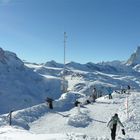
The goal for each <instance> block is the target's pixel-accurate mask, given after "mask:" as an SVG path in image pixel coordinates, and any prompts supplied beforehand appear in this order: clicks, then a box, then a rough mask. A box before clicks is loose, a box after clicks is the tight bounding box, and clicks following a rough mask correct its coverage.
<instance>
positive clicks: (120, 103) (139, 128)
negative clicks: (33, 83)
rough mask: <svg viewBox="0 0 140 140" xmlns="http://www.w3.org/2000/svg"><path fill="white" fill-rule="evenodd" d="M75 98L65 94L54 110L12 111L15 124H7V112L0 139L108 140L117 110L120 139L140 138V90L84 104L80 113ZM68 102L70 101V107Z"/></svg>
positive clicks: (0, 119) (42, 106)
mask: <svg viewBox="0 0 140 140" xmlns="http://www.w3.org/2000/svg"><path fill="white" fill-rule="evenodd" d="M73 98H75V96H74V94H71V96H68V95H67V94H66V93H65V94H63V95H62V96H61V98H60V99H58V100H56V101H55V103H54V110H50V109H48V106H47V105H46V104H40V105H37V106H34V107H31V108H28V109H24V110H20V111H16V112H13V121H12V125H13V126H12V127H9V126H8V118H7V119H6V117H7V114H5V115H1V116H0V124H1V125H2V126H1V129H0V133H1V135H0V139H1V140H4V139H9V140H16V139H18V138H19V137H20V136H21V138H20V139H21V140H22V139H23V140H25V139H26V140H28V139H35V140H36V139H38V138H39V139H40V140H46V137H47V140H109V139H110V129H109V128H108V127H107V123H108V121H109V120H110V119H111V116H112V115H114V113H118V115H119V117H120V120H121V122H122V123H123V125H124V128H125V132H126V135H125V136H124V135H122V133H121V127H120V126H118V128H117V140H140V118H139V113H140V108H139V107H140V102H139V101H140V93H139V92H133V91H131V94H129V95H128V94H118V93H113V99H112V100H110V99H108V96H104V97H101V98H98V99H97V100H96V102H95V103H92V104H87V105H86V104H83V105H82V106H81V108H80V112H79V111H78V109H77V107H74V106H72V102H73V100H72V99H73ZM80 98H83V97H80ZM126 99H128V110H127V108H126ZM67 101H69V102H67ZM66 103H69V104H67V107H68V108H67V109H66V108H65V106H66ZM127 113H128V114H127ZM102 130H104V131H102Z"/></svg>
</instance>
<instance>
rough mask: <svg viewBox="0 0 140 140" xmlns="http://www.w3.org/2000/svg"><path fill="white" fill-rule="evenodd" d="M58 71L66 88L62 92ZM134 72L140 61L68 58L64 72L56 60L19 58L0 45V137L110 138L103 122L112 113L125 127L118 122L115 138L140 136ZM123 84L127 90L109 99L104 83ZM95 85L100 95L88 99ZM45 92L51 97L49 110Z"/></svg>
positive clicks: (139, 98)
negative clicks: (130, 63)
mask: <svg viewBox="0 0 140 140" xmlns="http://www.w3.org/2000/svg"><path fill="white" fill-rule="evenodd" d="M138 49H139V48H138ZM138 55H139V51H137V58H139V57H138ZM137 62H138V61H137ZM62 73H64V74H65V76H66V77H65V79H66V80H67V82H68V90H69V91H68V92H66V93H63V94H62V92H61V83H62ZM139 76H140V73H139V64H138V65H136V66H135V67H132V66H127V65H126V64H125V63H124V62H119V61H113V62H104V63H98V64H94V63H92V62H89V63H87V64H80V63H76V62H70V63H68V64H66V70H65V72H64V71H63V64H59V63H57V62H55V61H50V62H46V63H44V64H36V63H34V64H33V63H28V62H24V63H23V61H21V60H20V59H19V58H18V57H17V56H16V54H14V53H12V52H9V51H4V50H3V49H0V83H1V84H0V89H1V90H0V114H1V115H0V140H19V139H20V140H31V139H33V140H109V139H110V129H109V128H108V127H107V122H108V121H109V120H110V118H111V116H112V115H114V113H118V114H119V117H120V120H121V121H122V123H123V125H124V128H125V131H126V135H125V136H123V135H122V133H121V127H120V126H118V128H117V138H116V139H117V140H140V115H139V114H140V92H139V91H140V79H139ZM127 85H130V86H131V87H132V88H131V91H130V94H127V93H126V94H118V93H115V92H113V93H112V96H113V99H110V100H109V99H108V92H107V91H108V88H109V87H111V88H112V89H113V90H117V91H118V90H120V88H121V86H123V88H125V89H126V88H127ZM94 87H96V89H97V90H98V92H100V94H101V95H102V97H100V98H98V99H96V102H94V103H91V104H87V103H86V100H87V99H88V98H89V95H91V94H92V93H93V89H94ZM46 97H50V98H53V99H54V101H53V107H54V109H53V110H51V109H49V108H48V105H47V104H46V103H45V98H46ZM76 100H78V101H80V102H82V103H81V107H80V110H78V108H77V107H75V106H74V103H75V101H76ZM126 101H127V103H126ZM11 110H13V113H12V126H9V117H8V112H9V111H11Z"/></svg>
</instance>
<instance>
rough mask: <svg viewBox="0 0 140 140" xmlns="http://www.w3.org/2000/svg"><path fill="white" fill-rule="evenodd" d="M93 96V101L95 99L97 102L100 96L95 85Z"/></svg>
mask: <svg viewBox="0 0 140 140" xmlns="http://www.w3.org/2000/svg"><path fill="white" fill-rule="evenodd" d="M92 98H93V101H94V102H95V100H96V99H97V98H98V93H97V89H96V88H95V87H94V89H93V94H92Z"/></svg>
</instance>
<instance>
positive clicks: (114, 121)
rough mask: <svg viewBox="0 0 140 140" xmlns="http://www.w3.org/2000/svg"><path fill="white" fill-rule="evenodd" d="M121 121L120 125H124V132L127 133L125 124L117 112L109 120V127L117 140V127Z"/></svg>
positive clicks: (112, 136)
mask: <svg viewBox="0 0 140 140" xmlns="http://www.w3.org/2000/svg"><path fill="white" fill-rule="evenodd" d="M118 123H119V125H120V126H121V127H122V134H123V135H125V131H124V126H123V124H122V123H121V121H120V119H119V117H118V114H117V113H115V114H114V116H113V117H112V118H111V120H110V121H109V122H108V124H107V127H109V128H110V129H111V139H112V140H115V137H116V129H117V124H118Z"/></svg>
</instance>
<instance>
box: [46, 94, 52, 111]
mask: <svg viewBox="0 0 140 140" xmlns="http://www.w3.org/2000/svg"><path fill="white" fill-rule="evenodd" d="M46 102H47V104H48V105H49V108H50V109H53V99H52V98H49V97H47V98H46Z"/></svg>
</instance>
